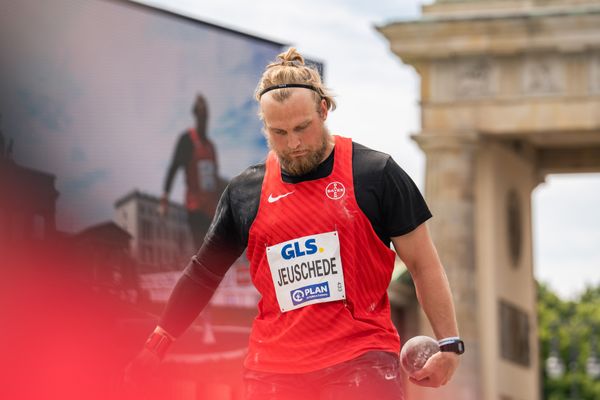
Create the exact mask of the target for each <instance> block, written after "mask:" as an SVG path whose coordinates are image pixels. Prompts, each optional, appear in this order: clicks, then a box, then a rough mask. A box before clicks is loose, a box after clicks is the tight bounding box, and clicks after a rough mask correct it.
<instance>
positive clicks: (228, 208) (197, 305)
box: [159, 164, 265, 337]
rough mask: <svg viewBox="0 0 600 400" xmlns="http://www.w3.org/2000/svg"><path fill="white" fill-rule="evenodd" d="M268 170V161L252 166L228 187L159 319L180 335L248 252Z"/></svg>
mask: <svg viewBox="0 0 600 400" xmlns="http://www.w3.org/2000/svg"><path fill="white" fill-rule="evenodd" d="M264 173H265V168H264V164H262V165H258V166H253V167H250V168H248V169H247V170H246V171H244V172H243V173H242V174H240V175H239V176H237V177H235V178H233V179H232V181H231V182H230V183H229V185H228V186H227V188H225V191H224V192H223V195H222V196H221V199H220V200H219V204H218V205H217V211H216V213H215V217H214V218H213V221H212V223H211V225H210V228H209V230H208V233H207V234H206V238H205V239H204V243H203V245H202V247H200V250H198V253H197V254H196V255H195V256H194V257H192V260H191V261H190V263H189V264H188V265H187V267H186V268H185V270H184V272H183V275H182V277H181V278H180V279H179V281H178V282H177V284H176V285H175V288H174V289H173V292H172V293H171V296H170V297H169V301H168V302H167V306H166V308H165V311H164V313H163V315H162V317H161V319H160V321H159V325H160V326H161V327H162V328H163V329H165V330H166V331H167V332H169V333H170V334H171V335H173V336H175V337H178V336H180V335H181V334H182V333H183V332H184V331H185V330H186V329H187V328H188V327H189V326H190V324H191V323H192V322H193V321H194V319H196V317H197V316H198V314H199V313H200V312H201V311H202V310H203V309H204V307H205V306H206V305H207V304H208V302H209V301H210V299H211V297H212V295H213V293H214V292H215V290H216V289H217V286H218V285H219V283H221V280H222V279H223V277H224V276H225V274H226V273H227V271H228V270H229V268H230V267H231V265H232V264H233V263H234V262H235V260H237V258H238V257H239V256H240V255H241V254H242V253H243V252H244V249H245V248H246V246H247V245H248V232H249V230H250V227H251V226H252V223H253V222H254V218H255V217H256V214H257V212H258V205H259V202H260V191H261V186H262V180H263V177H264Z"/></svg>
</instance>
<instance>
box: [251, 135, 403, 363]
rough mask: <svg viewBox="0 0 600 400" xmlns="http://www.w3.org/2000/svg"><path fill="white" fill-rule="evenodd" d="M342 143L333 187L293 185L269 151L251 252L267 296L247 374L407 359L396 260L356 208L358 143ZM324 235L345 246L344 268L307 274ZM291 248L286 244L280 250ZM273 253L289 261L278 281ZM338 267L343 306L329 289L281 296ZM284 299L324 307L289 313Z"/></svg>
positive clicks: (328, 180)
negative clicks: (392, 298)
mask: <svg viewBox="0 0 600 400" xmlns="http://www.w3.org/2000/svg"><path fill="white" fill-rule="evenodd" d="M334 138H335V148H334V151H335V157H334V167H333V171H332V172H331V174H330V175H329V176H327V177H325V178H321V179H317V180H312V181H306V182H301V183H296V184H291V183H285V182H283V180H282V178H281V168H280V164H279V161H278V159H277V156H276V155H275V154H274V153H273V152H272V151H271V152H270V153H269V155H268V157H267V161H266V171H265V177H264V180H263V184H262V190H261V198H260V205H259V209H258V213H257V216H256V218H255V220H254V222H253V224H252V226H251V228H250V235H249V239H248V249H247V256H248V259H249V261H250V273H251V276H252V280H253V283H254V285H255V286H256V288H257V289H258V291H259V292H260V293H261V295H262V298H261V300H260V302H259V304H258V315H257V317H256V319H255V320H254V323H253V327H252V333H251V335H250V343H249V350H248V355H247V357H246V360H245V363H244V365H245V366H246V367H247V368H249V369H252V370H259V371H267V372H283V373H286V372H289V373H303V372H310V371H315V370H318V369H322V368H326V367H328V366H332V365H335V364H338V363H341V362H343V361H347V360H350V359H353V358H355V357H358V356H360V355H361V354H363V353H365V352H367V351H370V350H383V351H389V352H395V353H397V352H399V350H400V340H399V337H398V333H397V331H396V329H395V327H394V326H393V324H392V322H391V319H390V304H389V299H388V296H387V287H388V285H389V282H390V279H391V274H392V270H393V266H394V256H395V253H394V252H393V251H392V250H391V249H390V248H389V247H387V246H385V245H384V244H383V243H382V242H381V240H380V239H379V238H378V237H377V235H376V233H375V232H374V230H373V228H372V226H371V224H370V222H369V220H368V218H367V217H366V216H365V214H364V213H363V212H362V210H361V209H360V208H359V206H358V203H357V202H356V198H355V196H354V186H353V178H352V141H351V140H350V139H348V138H342V137H339V136H334ZM325 233H328V235H329V234H333V235H335V236H336V237H337V238H339V254H338V256H339V258H340V259H341V260H337V261H335V262H332V263H328V262H326V261H323V262H322V263H319V261H317V267H315V264H314V262H313V263H312V267H309V264H308V263H303V262H302V259H303V258H306V257H307V256H306V255H305V254H308V253H317V248H318V245H315V243H316V242H315V239H314V238H315V237H316V238H319V237H320V236H323V235H321V234H325ZM296 239H299V241H295V240H296ZM336 240H337V239H336ZM284 242H288V243H287V244H285V245H283V246H281V244H282V243H284ZM278 244H279V247H277V246H276V245H278ZM274 248H276V251H278V252H279V250H280V249H281V256H283V259H281V260H282V261H281V265H282V267H281V268H280V269H279V270H278V272H277V273H276V272H273V273H272V271H271V269H273V264H274V263H273V262H271V266H270V264H269V257H268V255H267V249H268V250H273V249H274ZM319 251H323V249H322V248H319ZM270 255H272V254H270ZM278 256H279V254H278ZM314 257H318V253H317V254H315V255H314ZM286 259H289V260H286ZM331 260H333V258H332V259H331ZM286 262H287V263H288V264H289V267H288V266H287V264H285V263H286ZM335 263H337V264H338V265H335V268H338V269H339V270H340V271H339V272H340V273H341V272H342V271H341V270H342V269H343V284H341V283H337V284H336V285H334V286H338V289H340V290H341V288H342V286H343V287H344V289H345V295H344V299H342V300H337V301H329V300H327V297H328V296H329V294H330V292H329V291H330V290H331V293H333V292H334V291H335V290H336V289H335V288H334V287H331V288H328V287H325V288H324V289H322V285H321V284H317V285H307V286H304V287H302V288H301V291H304V292H302V293H296V292H294V291H290V293H283V294H282V293H281V289H280V288H279V289H277V288H276V287H277V286H280V285H279V283H281V282H280V281H282V280H284V281H286V282H288V281H290V280H294V279H296V278H298V279H300V280H301V279H302V277H307V276H309V275H311V276H313V275H316V276H317V278H315V279H319V278H318V276H320V275H319V273H321V274H323V273H324V272H323V271H327V270H331V269H333V266H334V264H335ZM330 264H331V265H330ZM334 273H335V270H334ZM277 290H279V293H280V295H282V296H283V297H282V298H286V296H288V295H289V296H291V297H290V298H288V300H290V301H291V302H293V304H297V302H301V301H304V300H306V298H307V297H303V296H304V294H306V295H307V296H313V297H310V298H314V299H319V300H314V301H317V302H318V303H317V304H310V305H306V306H302V304H300V305H296V306H295V307H301V308H296V309H291V310H288V311H282V309H283V308H286V307H287V306H286V307H284V306H283V304H280V303H281V302H278V297H277V296H278V295H277V294H276V291H277ZM296 295H299V296H300V297H302V298H298V296H296ZM321 301H327V302H321ZM290 304H291V303H290Z"/></svg>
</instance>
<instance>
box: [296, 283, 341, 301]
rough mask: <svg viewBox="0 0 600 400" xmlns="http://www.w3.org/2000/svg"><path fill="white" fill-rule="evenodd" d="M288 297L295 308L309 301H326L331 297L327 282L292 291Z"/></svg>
mask: <svg viewBox="0 0 600 400" xmlns="http://www.w3.org/2000/svg"><path fill="white" fill-rule="evenodd" d="M290 295H291V296H292V303H293V304H294V305H295V306H297V305H298V304H302V303H306V302H307V301H311V300H317V299H326V298H328V297H330V296H331V293H330V292H329V282H323V283H317V284H315V285H308V286H304V287H301V288H298V289H294V290H292V291H291V292H290Z"/></svg>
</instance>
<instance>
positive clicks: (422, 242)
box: [126, 48, 463, 400]
mask: <svg viewBox="0 0 600 400" xmlns="http://www.w3.org/2000/svg"><path fill="white" fill-rule="evenodd" d="M256 99H257V101H258V103H259V107H260V114H259V115H260V118H261V119H262V121H263V123H264V132H265V136H266V138H267V141H268V144H269V148H270V152H269V154H268V155H267V158H266V160H265V162H264V163H261V164H258V165H254V166H251V167H249V168H247V169H246V170H245V171H244V172H242V173H241V174H240V175H239V176H237V177H235V178H234V179H233V180H232V181H231V182H230V184H229V186H228V187H227V188H226V189H225V191H224V193H223V195H222V196H221V199H220V201H219V204H218V206H217V211H216V213H215V218H214V219H213V222H212V224H211V227H210V229H209V232H208V234H207V235H206V239H205V241H204V244H203V245H202V247H201V248H200V249H199V250H198V252H197V254H196V255H195V256H194V257H192V259H191V261H190V263H189V264H188V266H187V267H186V269H185V271H184V272H183V274H182V276H181V278H180V279H179V281H178V283H177V284H176V286H175V288H174V290H173V292H172V294H171V296H170V299H169V301H168V303H167V306H166V308H165V311H164V313H163V315H162V317H161V319H160V321H159V323H158V326H157V327H156V329H155V330H154V332H152V334H151V335H150V337H149V338H148V340H147V342H146V344H145V346H144V348H143V350H142V351H141V352H140V354H139V355H138V356H137V357H136V358H135V359H134V360H133V361H132V362H131V363H130V364H129V366H128V368H127V370H126V377H127V379H131V380H135V379H138V378H139V377H143V376H147V374H150V373H151V372H149V371H151V370H152V369H153V368H156V365H158V363H159V362H160V360H161V359H162V358H163V357H164V354H165V353H166V352H167V351H168V347H169V346H170V344H171V343H172V342H173V341H174V340H176V338H178V337H179V336H180V335H181V334H182V332H183V331H185V330H186V329H187V328H188V326H189V325H190V324H191V323H192V322H193V320H194V319H195V318H196V316H197V315H198V314H199V312H201V310H202V309H203V308H204V306H206V304H207V303H208V302H209V300H210V298H211V296H212V294H213V293H214V291H215V289H216V288H217V286H218V285H219V283H220V281H221V279H222V278H223V276H224V275H225V273H226V272H227V270H228V268H229V267H230V266H231V264H232V263H233V262H234V261H235V260H236V259H237V258H238V257H239V256H240V255H241V254H242V253H243V251H244V250H246V255H247V257H248V260H249V262H250V274H251V277H252V282H253V284H254V285H255V286H256V288H257V289H258V291H259V292H260V294H261V299H260V301H259V303H258V313H257V315H256V317H255V319H254V322H253V325H252V331H251V334H250V338H249V345H248V352H247V355H246V358H245V361H244V385H245V396H246V397H245V398H246V399H248V400H259V399H260V400H269V399H273V400H275V399H277V400H280V399H281V400H292V399H305V398H314V399H322V400H325V399H329V400H332V399H345V400H346V399H350V400H353V399H379V400H399V399H403V398H404V395H403V387H402V386H403V384H402V376H401V373H400V366H399V352H400V338H399V336H398V333H397V331H396V329H395V327H394V325H393V324H392V321H391V316H390V303H389V299H388V296H387V288H388V285H389V283H390V279H391V275H392V270H393V267H394V259H395V256H396V254H398V256H399V257H400V258H401V259H402V260H403V262H404V263H405V264H406V266H407V268H408V270H409V272H410V273H411V276H412V278H413V281H414V284H415V288H416V292H417V298H418V300H419V302H420V305H421V306H422V308H423V310H424V311H425V314H426V315H427V317H428V319H429V322H430V324H431V326H432V328H433V332H434V334H435V336H436V337H437V339H438V340H440V342H441V343H444V345H445V346H443V347H442V351H440V352H438V353H436V354H435V355H433V356H432V357H431V358H430V359H429V360H428V361H427V363H426V364H425V366H424V367H423V368H422V369H421V370H419V371H416V372H415V373H413V374H412V375H411V376H410V381H411V382H412V383H414V384H417V385H421V386H428V387H439V386H442V385H445V384H446V383H447V382H448V381H449V380H450V379H451V377H452V375H453V374H454V372H455V370H456V368H457V367H458V364H459V353H460V352H459V351H454V350H453V349H455V347H453V346H452V344H454V343H460V344H461V346H459V347H460V348H461V349H462V348H463V347H462V341H461V340H460V339H459V333H458V327H457V323H456V317H455V312H454V305H453V300H452V295H451V292H450V287H449V284H448V280H447V277H446V274H445V272H444V268H443V266H442V264H441V262H440V260H439V258H438V255H437V252H436V249H435V247H434V245H433V243H432V240H431V238H430V236H429V233H428V229H427V226H426V221H427V220H428V219H429V218H431V213H430V211H429V209H428V207H427V205H426V203H425V201H424V199H423V197H422V195H421V194H420V192H419V190H418V188H417V187H416V185H415V184H414V182H413V181H412V179H411V178H410V177H409V176H408V175H407V174H406V173H405V172H404V171H403V170H402V169H401V168H400V167H399V166H398V165H397V164H396V163H395V162H394V160H393V159H392V158H391V157H390V156H389V155H387V154H385V153H382V152H379V151H375V150H372V149H369V148H367V147H365V146H363V145H361V144H359V143H355V142H353V141H352V140H351V139H349V138H346V137H342V136H338V135H332V134H330V133H329V131H328V129H327V127H326V124H325V121H326V120H327V116H328V113H329V112H330V111H332V110H334V109H335V107H336V104H335V102H334V100H333V98H332V96H331V94H330V93H329V91H328V89H326V88H325V87H324V86H323V83H322V81H321V78H320V76H319V73H318V72H317V71H316V70H315V69H313V68H312V67H309V66H307V65H305V63H304V59H303V57H302V56H301V55H300V54H299V53H298V52H297V51H296V49H294V48H290V49H289V50H288V51H286V52H285V53H282V54H280V55H279V56H278V58H277V60H276V61H274V62H273V63H271V64H269V65H268V66H267V67H266V69H265V71H264V73H263V75H262V78H261V79H260V82H259V83H258V86H257V89H256ZM390 243H391V244H392V245H393V248H394V250H395V251H393V250H392V249H391V248H390Z"/></svg>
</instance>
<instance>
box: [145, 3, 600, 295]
mask: <svg viewBox="0 0 600 400" xmlns="http://www.w3.org/2000/svg"><path fill="white" fill-rule="evenodd" d="M143 3H146V4H151V5H157V6H160V7H161V8H165V9H168V10H172V11H177V12H181V13H184V14H185V15H189V16H192V17H196V18H198V19H201V20H203V21H207V22H212V23H215V24H217V25H223V26H226V27H230V28H233V29H236V30H240V31H242V32H246V33H249V34H253V35H257V36H260V37H265V38H268V39H272V40H275V41H278V42H282V43H287V44H290V45H293V46H296V47H297V48H298V49H299V50H300V51H301V52H302V53H303V54H305V55H307V56H308V57H311V58H315V59H318V60H321V61H323V62H324V63H325V79H326V84H327V85H328V86H329V87H330V88H332V89H333V91H334V93H336V95H337V98H336V99H337V102H338V106H339V107H338V109H337V110H336V111H335V112H333V113H331V114H330V117H329V119H328V125H329V127H330V129H331V131H332V132H333V133H339V134H343V135H345V136H350V137H352V138H353V139H354V140H356V141H358V142H361V143H363V144H365V145H367V146H370V147H372V148H375V149H378V150H383V151H386V152H388V153H390V154H391V155H392V156H393V157H394V159H395V160H396V161H397V162H398V163H399V164H400V165H401V166H402V167H403V168H404V169H405V170H406V171H407V172H408V173H409V174H410V175H411V176H412V178H413V179H414V180H415V182H417V184H418V185H419V187H421V188H423V182H424V177H425V166H424V162H425V158H424V155H423V153H422V152H421V150H420V149H419V148H418V146H417V145H416V144H415V143H414V142H413V141H412V140H411V139H410V135H412V134H415V133H417V132H418V131H419V126H420V122H419V118H420V116H419V105H418V102H419V97H418V90H419V77H418V75H417V74H416V72H415V71H414V70H413V69H412V68H411V67H409V66H407V65H404V64H403V63H402V62H401V61H400V60H399V59H398V58H397V57H395V56H394V55H392V53H391V52H390V50H389V44H388V42H387V41H386V40H385V38H383V37H382V36H381V35H380V34H379V33H378V32H377V31H376V30H375V28H374V27H375V26H380V25H385V23H387V22H391V21H396V20H406V19H417V18H418V17H419V15H420V10H421V5H422V4H424V3H431V1H427V2H425V1H419V0H378V1H374V2H367V1H361V0H333V1H327V2H323V1H319V0H302V1H294V2H282V1H278V0H259V1H253V2H248V1H242V0H221V1H196V0H152V1H143ZM232 10H235V12H232ZM599 204H600V174H578V175H552V176H548V177H547V178H546V180H545V182H544V183H542V184H540V185H539V186H538V187H537V188H536V189H535V190H534V192H533V194H532V206H533V216H532V218H533V234H534V274H535V276H536V278H537V279H538V280H540V281H542V282H545V283H547V284H548V285H549V286H550V287H551V288H552V289H553V290H554V291H555V292H557V293H558V294H559V295H560V296H561V297H563V298H574V297H576V296H577V294H578V293H580V292H581V291H582V290H584V288H585V287H586V285H590V284H596V285H597V284H600V207H598V205H599Z"/></svg>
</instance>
